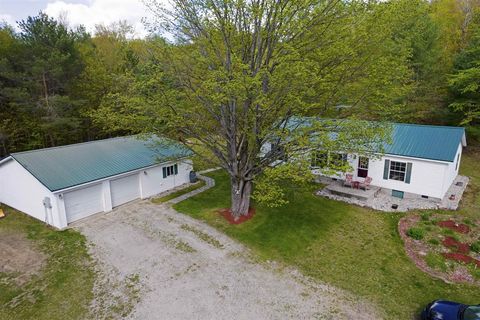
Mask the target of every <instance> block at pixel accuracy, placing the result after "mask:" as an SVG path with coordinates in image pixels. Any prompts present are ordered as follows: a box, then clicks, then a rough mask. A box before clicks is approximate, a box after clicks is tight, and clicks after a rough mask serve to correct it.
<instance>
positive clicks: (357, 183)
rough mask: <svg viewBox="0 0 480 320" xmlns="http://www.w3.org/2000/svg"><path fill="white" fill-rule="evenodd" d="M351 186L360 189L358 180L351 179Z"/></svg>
mask: <svg viewBox="0 0 480 320" xmlns="http://www.w3.org/2000/svg"><path fill="white" fill-rule="evenodd" d="M352 186H353V188H354V189H360V181H352Z"/></svg>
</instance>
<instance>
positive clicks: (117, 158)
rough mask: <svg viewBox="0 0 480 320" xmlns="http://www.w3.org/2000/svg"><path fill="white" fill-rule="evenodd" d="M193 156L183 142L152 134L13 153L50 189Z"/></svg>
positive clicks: (60, 188) (14, 157)
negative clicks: (146, 136) (149, 135)
mask: <svg viewBox="0 0 480 320" xmlns="http://www.w3.org/2000/svg"><path fill="white" fill-rule="evenodd" d="M190 155H192V151H190V150H189V149H187V148H186V147H184V146H183V145H181V144H179V143H177V142H174V141H172V140H168V139H166V138H159V137H157V136H151V137H148V138H145V137H142V138H140V137H139V136H130V137H119V138H112V139H105V140H98V141H92V142H85V143H79V144H72V145H66V146H62V147H54V148H46V149H39V150H32V151H26V152H18V153H13V154H11V157H12V158H13V159H15V160H16V161H18V162H19V163H20V164H21V165H22V166H23V167H24V168H25V169H27V170H28V171H29V172H30V173H31V174H32V175H33V176H35V177H36V178H37V179H38V180H39V181H40V182H41V183H42V184H44V185H45V186H46V187H47V188H48V189H49V190H50V191H58V190H62V189H66V188H69V187H73V186H76V185H80V184H84V183H87V182H92V181H95V180H100V179H103V178H107V177H111V176H115V175H118V174H122V173H126V172H129V171H134V170H138V169H141V168H145V167H149V166H152V165H155V164H159V163H162V162H166V161H170V160H174V159H179V158H183V157H186V156H190Z"/></svg>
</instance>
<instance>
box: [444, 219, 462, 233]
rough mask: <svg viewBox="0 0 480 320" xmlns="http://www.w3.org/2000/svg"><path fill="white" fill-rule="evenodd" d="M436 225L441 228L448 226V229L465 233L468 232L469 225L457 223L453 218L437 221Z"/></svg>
mask: <svg viewBox="0 0 480 320" xmlns="http://www.w3.org/2000/svg"><path fill="white" fill-rule="evenodd" d="M438 225H439V226H440V227H443V228H448V229H450V230H453V231H456V232H460V233H463V234H467V233H469V232H470V227H469V226H467V225H466V224H463V223H457V222H455V221H453V220H446V221H440V222H438Z"/></svg>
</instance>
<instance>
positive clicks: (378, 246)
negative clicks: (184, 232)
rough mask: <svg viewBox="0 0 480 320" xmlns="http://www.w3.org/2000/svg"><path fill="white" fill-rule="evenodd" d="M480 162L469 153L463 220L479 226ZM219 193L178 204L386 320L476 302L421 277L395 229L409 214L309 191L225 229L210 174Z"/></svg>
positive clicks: (221, 183)
mask: <svg viewBox="0 0 480 320" xmlns="http://www.w3.org/2000/svg"><path fill="white" fill-rule="evenodd" d="M479 160H480V158H479V157H478V156H475V154H465V155H464V157H463V164H462V170H463V172H464V174H467V175H470V176H471V177H472V179H471V183H472V185H471V186H470V187H469V188H468V192H467V195H466V199H465V200H464V201H462V206H463V209H462V210H460V214H463V215H465V217H466V218H470V219H478V218H479V213H478V210H479V208H480V204H479V202H480V199H479V197H478V195H479V193H480V168H479V164H480V161H479ZM210 176H211V177H213V178H214V179H215V180H216V186H215V187H214V188H212V189H210V190H208V191H206V192H204V193H202V194H199V195H197V196H195V197H193V198H190V199H188V200H186V201H183V202H180V203H178V204H177V205H175V206H174V207H175V209H177V210H178V211H180V212H184V213H186V214H189V215H190V216H192V217H194V218H197V219H200V220H204V221H206V222H207V223H209V224H210V225H212V226H214V227H216V228H218V229H219V230H222V231H223V232H225V233H226V234H228V235H229V236H231V237H233V238H235V239H237V240H238V241H240V242H242V243H244V244H246V245H247V246H249V247H250V248H251V249H252V250H253V251H255V252H256V253H257V254H258V256H259V257H260V258H261V259H265V260H267V259H269V260H277V261H280V262H283V263H285V264H288V265H292V266H295V267H297V268H299V269H300V270H301V271H302V272H303V273H304V274H306V275H309V276H312V277H314V278H316V279H318V280H320V281H324V282H327V283H329V284H332V285H335V286H337V287H340V288H343V289H345V290H348V291H350V292H353V293H355V294H357V295H358V296H361V297H363V298H366V299H367V300H369V301H371V302H373V303H375V304H376V305H377V306H378V307H379V308H380V309H383V310H384V311H385V317H386V318H389V319H411V318H412V317H414V316H416V315H418V314H419V312H420V310H421V308H422V307H423V306H425V305H426V304H427V303H428V302H430V301H432V300H434V299H438V298H443V299H452V300H458V301H460V302H463V303H471V304H473V303H478V300H477V299H478V292H479V288H478V287H474V286H470V285H464V284H461V285H460V284H446V283H444V282H443V281H441V280H438V279H434V278H432V277H430V276H428V275H427V274H425V273H423V272H422V271H420V270H419V269H418V268H417V267H416V266H415V265H414V264H413V262H412V261H411V260H410V259H409V258H408V257H407V255H406V254H405V251H404V248H403V243H402V240H401V239H400V236H399V234H398V232H397V224H398V221H399V219H400V218H401V217H403V216H404V214H399V213H391V214H389V213H383V212H376V211H373V210H368V209H364V208H360V207H356V206H352V205H348V204H345V203H342V202H337V201H333V200H329V199H325V198H320V197H317V196H315V195H314V194H313V189H312V188H313V186H312V187H310V188H304V189H299V188H295V189H293V190H292V191H291V192H289V200H290V203H289V204H288V205H285V206H283V207H280V208H268V207H265V206H262V205H257V206H256V209H257V213H256V215H255V217H254V218H253V219H251V220H249V221H247V222H245V223H243V224H240V225H230V224H228V223H227V222H226V221H225V220H224V219H223V218H222V217H220V216H219V214H218V213H217V212H216V211H217V210H218V209H220V208H225V207H228V206H229V205H230V200H229V199H230V198H229V190H230V188H229V180H228V178H227V176H226V174H225V173H223V172H221V171H220V172H214V173H211V174H210Z"/></svg>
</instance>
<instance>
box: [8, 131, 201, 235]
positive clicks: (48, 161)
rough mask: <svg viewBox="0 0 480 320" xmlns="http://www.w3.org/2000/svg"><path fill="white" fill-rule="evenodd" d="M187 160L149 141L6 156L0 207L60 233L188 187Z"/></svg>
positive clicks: (174, 148) (183, 152)
mask: <svg viewBox="0 0 480 320" xmlns="http://www.w3.org/2000/svg"><path fill="white" fill-rule="evenodd" d="M191 155H192V152H191V150H189V149H187V148H185V147H184V146H183V145H181V144H180V143H177V142H175V141H172V140H169V139H167V138H163V137H158V136H155V135H151V136H141V137H140V136H129V137H118V138H111V139H105V140H98V141H90V142H85V143H78V144H72V145H66V146H59V147H55V148H46V149H38V150H30V151H24V152H18V153H12V154H10V155H9V156H8V157H6V158H4V159H0V202H1V203H4V204H6V205H8V206H10V207H12V208H15V209H17V210H19V211H22V212H24V213H26V214H28V215H30V216H32V217H34V218H36V219H39V220H41V221H45V222H46V223H48V224H50V225H52V226H54V227H56V228H59V229H64V228H66V227H68V225H69V224H70V223H72V222H74V221H77V220H79V219H83V218H86V217H88V216H90V215H92V214H95V213H99V212H109V211H111V210H112V209H113V208H115V207H118V206H120V205H123V204H125V203H127V202H130V201H133V200H135V199H145V198H148V197H151V196H154V195H156V194H158V193H161V192H165V191H168V190H170V189H173V188H175V187H177V186H180V185H182V184H185V183H188V182H189V174H190V171H191V170H192V161H191V160H190V159H188V158H189V157H190V156H191Z"/></svg>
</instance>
